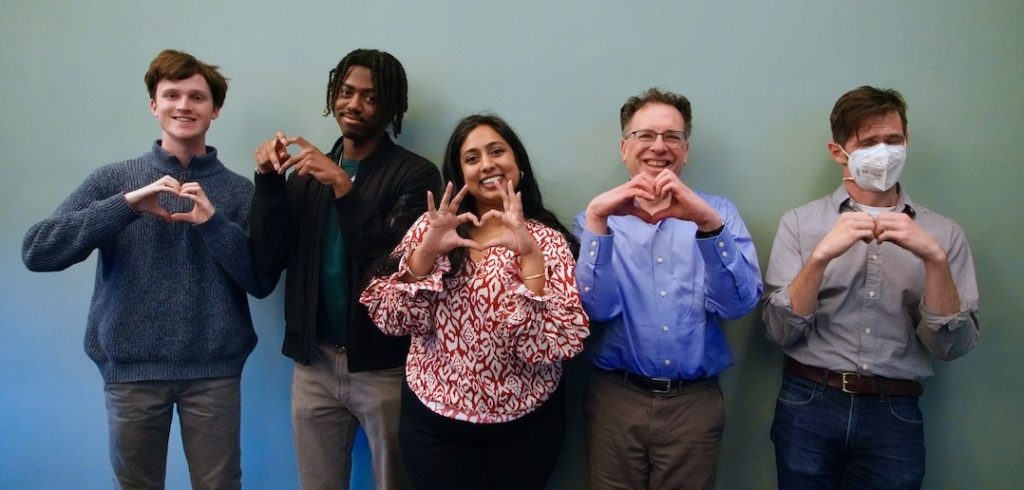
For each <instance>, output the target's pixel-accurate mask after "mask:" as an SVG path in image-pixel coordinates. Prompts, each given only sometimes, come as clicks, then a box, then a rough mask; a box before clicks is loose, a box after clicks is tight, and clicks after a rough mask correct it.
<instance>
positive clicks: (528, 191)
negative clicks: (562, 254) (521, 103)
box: [438, 114, 579, 275]
mask: <svg viewBox="0 0 1024 490" xmlns="http://www.w3.org/2000/svg"><path fill="white" fill-rule="evenodd" d="M481 125H485V126H490V127H491V129H494V131H495V132H496V133H498V135H499V136H501V137H502V139H504V140H505V141H506V142H507V143H508V145H509V146H510V147H511V148H512V154H513V155H514V156H515V158H516V165H517V166H518V167H519V170H521V171H522V176H521V177H520V179H519V187H518V188H517V189H516V190H517V191H518V192H520V193H521V194H522V202H523V217H524V218H526V219H532V220H536V221H539V222H541V223H543V224H544V225H546V226H549V227H551V228H553V229H555V230H558V232H559V233H561V234H562V236H564V237H565V241H566V242H568V243H569V248H570V249H571V250H572V255H573V257H575V256H576V254H577V253H578V252H579V242H578V241H577V240H576V237H574V236H573V235H572V233H569V230H568V229H566V228H565V226H563V225H562V223H561V222H560V221H558V218H557V217H556V216H555V214H554V213H552V212H551V211H549V210H548V209H547V208H545V207H544V199H543V198H542V197H541V195H540V186H539V185H538V184H537V178H536V177H535V176H534V173H533V167H532V166H531V165H530V156H529V155H528V154H527V153H526V147H524V146H523V142H522V141H520V140H519V137H518V136H516V132H515V131H513V130H512V127H510V126H509V125H508V123H506V122H505V120H504V119H502V118H500V117H498V116H496V115H493V114H473V115H471V116H467V117H465V118H463V119H462V120H461V121H459V123H458V124H456V125H455V130H454V131H452V135H451V137H450V138H448V146H447V147H446V148H445V150H444V160H443V161H442V163H441V174H442V175H443V176H444V180H445V181H446V182H452V183H453V184H454V187H455V188H454V189H453V191H452V192H453V195H454V194H455V193H457V192H459V190H461V189H462V188H463V187H464V186H465V185H466V179H465V177H464V176H463V175H462V164H461V162H462V155H460V151H461V149H462V144H463V143H465V142H466V137H468V136H469V133H470V132H471V131H473V130H474V129H476V128H477V127H478V126H481ZM438 197H440V196H438ZM465 212H472V213H474V214H476V213H477V212H478V209H477V205H476V199H474V198H473V195H472V194H466V197H465V198H464V199H463V200H462V204H461V205H460V206H459V213H460V214H461V213H465ZM471 230H472V225H471V224H469V223H465V224H462V225H460V226H459V228H458V233H459V236H462V237H467V238H468V237H469V234H470V231H471ZM467 253H468V252H467V250H466V249H464V248H456V249H454V250H452V251H451V252H448V259H449V260H450V261H451V264H452V269H451V272H449V274H452V275H454V274H457V273H458V271H459V270H460V269H461V268H462V264H463V263H464V262H465V260H466V255H467Z"/></svg>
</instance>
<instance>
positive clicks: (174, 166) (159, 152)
mask: <svg viewBox="0 0 1024 490" xmlns="http://www.w3.org/2000/svg"><path fill="white" fill-rule="evenodd" d="M150 154H151V155H153V158H152V159H151V160H152V161H153V162H154V163H155V164H156V166H157V167H159V169H160V171H161V172H164V173H166V174H169V175H178V174H181V173H182V171H185V170H187V172H188V175H190V176H192V177H204V176H207V175H213V174H215V173H217V172H219V171H220V170H221V169H222V168H224V164H222V163H221V162H220V160H218V159H217V149H216V148H214V147H212V146H207V147H206V154H205V155H193V156H192V160H190V161H189V162H188V167H187V168H182V166H181V164H180V163H179V162H178V158H177V157H175V156H174V155H172V154H171V153H170V152H168V151H167V150H165V149H163V147H161V146H160V140H156V141H154V142H153V150H152V151H151V152H150Z"/></svg>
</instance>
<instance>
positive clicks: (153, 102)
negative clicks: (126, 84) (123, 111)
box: [149, 99, 156, 117]
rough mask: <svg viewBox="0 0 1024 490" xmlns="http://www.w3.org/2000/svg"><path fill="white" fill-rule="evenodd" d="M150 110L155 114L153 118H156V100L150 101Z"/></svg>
mask: <svg viewBox="0 0 1024 490" xmlns="http://www.w3.org/2000/svg"><path fill="white" fill-rule="evenodd" d="M149 110H150V111H152V112H153V117H156V99H149Z"/></svg>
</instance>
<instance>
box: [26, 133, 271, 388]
mask: <svg viewBox="0 0 1024 490" xmlns="http://www.w3.org/2000/svg"><path fill="white" fill-rule="evenodd" d="M206 151H207V153H206V155H204V156H202V157H194V158H193V159H192V161H191V162H189V164H188V166H187V167H184V168H183V167H182V166H181V165H179V164H178V160H177V158H175V157H174V156H173V155H171V154H169V153H167V152H166V151H164V150H163V149H162V148H160V142H159V141H157V142H156V143H154V145H153V149H152V151H150V152H149V153H146V154H144V155H142V156H141V157H139V158H135V159H132V160H127V161H123V162H118V163H113V164H110V165H107V166H105V167H102V168H100V169H98V170H96V171H95V172H93V174H92V175H90V176H89V178H87V179H86V180H85V182H84V183H82V185H81V186H80V187H79V188H78V189H76V190H75V191H74V192H73V193H72V194H71V196H69V197H68V198H67V199H66V200H65V201H64V202H63V203H62V204H61V205H60V207H58V208H57V210H56V211H55V212H54V213H53V215H52V216H51V217H49V218H48V219H46V220H43V221H42V222H40V223H38V224H36V225H35V226H33V227H32V228H31V229H29V231H28V233H27V234H26V235H25V241H24V242H23V243H22V249H21V253H22V259H23V260H24V262H25V265H26V266H27V267H28V268H29V269H30V270H33V271H57V270H63V269H66V268H68V267H70V266H71V265H73V264H75V263H78V262H81V261H83V260H85V259H86V258H87V257H89V255H90V254H91V253H92V251H93V250H94V249H98V250H99V258H98V261H97V266H96V282H95V289H94V291H93V297H92V305H91V307H90V309H89V319H88V322H87V325H86V332H85V351H86V353H87V354H88V355H89V357H90V358H91V359H92V360H93V361H95V362H96V365H97V366H99V368H100V372H101V374H102V375H103V379H104V381H105V382H107V383H125V382H134V381H146V380H183V379H198V378H212V377H221V376H237V375H239V374H240V373H241V371H242V365H243V364H244V363H245V359H246V357H248V356H249V353H250V352H252V349H253V347H255V345H256V333H255V332H254V331H253V328H252V319H251V318H250V316H249V303H248V299H247V296H246V292H248V293H250V294H252V295H253V296H256V297H264V296H266V295H267V294H269V293H270V290H271V287H272V285H271V284H270V282H269V281H267V280H266V279H265V278H262V277H261V276H259V274H258V273H257V272H256V271H255V269H254V267H253V265H252V260H251V256H250V251H249V242H248V238H247V236H246V230H247V229H248V223H249V205H250V199H251V196H252V191H253V186H252V183H250V182H249V181H248V180H247V179H246V178H244V177H242V176H240V175H238V174H236V173H234V172H232V171H230V170H228V169H227V168H226V167H224V165H223V164H221V162H220V161H219V160H217V151H216V149H214V148H213V147H207V148H206ZM164 175H170V176H172V177H174V178H176V179H178V180H179V181H180V182H182V183H185V182H198V183H199V185H200V186H202V188H203V190H204V191H205V193H206V195H207V196H208V197H209V199H210V202H211V203H212V204H213V206H214V208H215V209H216V212H215V213H214V215H213V217H212V218H210V220H209V221H207V222H206V223H203V224H200V225H190V224H187V223H182V222H171V223H167V222H164V221H163V220H162V219H161V218H159V217H157V216H153V215H150V214H141V215H140V214H136V213H135V212H134V211H132V209H131V208H130V207H129V206H128V202H127V201H126V200H125V198H124V194H125V193H127V192H130V191H133V190H135V189H138V188H140V187H144V186H146V185H148V184H150V183H152V182H154V181H155V180H157V179H159V178H160V177H162V176H164ZM159 202H160V203H161V204H162V205H163V207H164V208H165V209H167V210H168V211H170V212H172V213H173V212H177V211H187V210H188V209H189V208H191V206H192V203H191V202H190V201H186V200H185V199H183V198H179V197H177V196H174V195H170V194H165V195H162V196H160V198H159Z"/></svg>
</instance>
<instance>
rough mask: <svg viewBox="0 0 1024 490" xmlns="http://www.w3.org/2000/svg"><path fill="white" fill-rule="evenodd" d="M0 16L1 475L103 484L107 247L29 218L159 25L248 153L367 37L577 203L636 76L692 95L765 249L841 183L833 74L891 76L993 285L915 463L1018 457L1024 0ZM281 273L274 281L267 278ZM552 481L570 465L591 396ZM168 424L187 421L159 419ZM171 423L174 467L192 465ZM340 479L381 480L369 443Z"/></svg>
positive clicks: (749, 331)
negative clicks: (99, 336) (96, 284)
mask: <svg viewBox="0 0 1024 490" xmlns="http://www.w3.org/2000/svg"><path fill="white" fill-rule="evenodd" d="M2 7H3V8H2V11H3V15H2V17H0V104H2V105H0V107H2V110H3V117H0V161H2V165H0V169H2V170H0V172H2V174H0V175H2V178H0V433H2V436H0V455H2V456H0V488H11V489H63V488H80V489H91V488H110V486H111V483H110V479H111V471H110V467H109V462H108V459H107V440H106V438H107V427H106V418H105V411H104V406H103V394H102V384H101V383H102V382H101V379H100V376H99V373H98V372H97V369H96V367H95V365H93V364H92V362H91V361H89V360H88V359H87V358H86V356H85V355H84V353H83V351H82V336H83V330H84V328H83V327H84V323H85V315H86V312H87V309H88V304H89V300H90V296H91V292H92V278H93V274H94V269H95V258H94V257H91V258H90V259H89V260H87V261H86V262H84V263H82V264H79V265H76V266H74V267H72V268H70V269H69V270H67V271H64V272H60V273H50V274H34V273H30V272H28V271H27V270H26V269H25V268H24V266H23V265H22V263H21V260H20V246H21V240H22V237H23V236H24V233H25V231H26V230H27V229H28V228H29V227H30V226H31V225H32V224H33V223H35V222H37V221H39V220H41V219H43V218H44V217H46V216H48V215H49V214H50V213H51V212H52V211H53V210H54V209H55V208H56V206H57V205H58V203H59V202H60V201H61V200H63V199H64V197H66V196H67V195H68V194H69V193H70V192H71V191H72V189H74V188H75V187H76V186H78V185H79V183H80V182H81V181H82V180H83V179H84V178H85V177H86V176H87V175H88V174H89V173H90V172H91V171H92V170H93V169H95V168H96V167H98V166H100V165H102V164H106V163H109V162H112V161H117V160H122V159H125V158H129V157H133V156H136V155H138V154H140V153H142V152H144V151H146V150H147V149H148V148H149V145H150V143H151V141H152V140H153V139H156V138H157V137H158V136H159V127H158V126H157V124H156V123H155V122H154V121H153V118H152V116H151V115H150V113H149V111H148V98H147V94H146V92H145V87H144V85H143V83H142V75H143V73H144V71H145V69H146V67H147V66H148V63H149V61H150V60H151V59H152V57H153V56H154V55H156V53H157V52H159V51H160V50H161V49H164V48H177V49H184V50H186V51H189V52H191V53H193V54H195V55H196V56H198V57H199V58H200V59H203V60H205V61H208V62H211V63H214V64H219V65H220V66H221V67H222V70H223V72H224V73H225V74H226V75H227V76H229V77H230V78H231V79H232V81H231V85H230V90H229V92H228V97H227V102H226V104H225V106H224V109H223V111H222V113H221V117H220V118H219V119H218V120H217V121H215V122H214V124H213V127H212V130H211V131H210V134H209V142H210V144H213V145H214V146H217V147H218V149H219V151H220V155H221V157H222V159H223V161H224V162H225V163H226V164H228V166H229V167H231V168H232V169H234V170H235V171H238V172H241V173H243V174H244V175H251V169H252V167H253V164H252V159H251V154H252V150H253V148H255V146H256V144H257V143H258V142H260V141H262V140H263V139H265V138H267V137H269V136H270V135H271V134H272V133H273V131H275V130H283V131H286V132H288V133H296V134H301V135H304V136H306V137H307V139H310V140H311V141H313V142H315V143H316V144H318V145H320V146H321V148H325V149H326V148H327V147H329V145H330V144H331V143H332V142H333V140H334V139H335V138H336V137H337V134H338V130H337V126H336V125H335V124H334V122H333V121H332V120H331V119H326V118H322V117H320V113H321V111H322V109H323V104H324V99H323V90H324V86H325V84H326V80H327V72H328V70H330V69H331V68H333V67H334V65H335V63H336V62H337V61H338V59H339V58H340V57H341V56H342V55H343V54H344V53H346V52H348V51H349V50H351V49H354V48H356V47H376V48H380V49H384V50H387V51H390V52H391V53H393V54H394V55H396V56H397V57H398V58H399V59H400V60H401V61H402V62H403V63H404V65H405V68H406V71H407V72H408V75H409V81H410V87H411V89H410V102H411V104H410V105H411V107H410V110H409V112H408V113H407V115H406V123H405V127H406V129H405V132H404V133H403V134H402V135H401V137H400V138H399V140H398V141H399V142H400V143H401V144H403V145H405V146H406V147H408V148H410V149H412V150H414V151H416V152H419V153H421V154H423V155H425V156H427V157H428V158H430V159H431V160H433V161H434V162H438V161H439V159H440V155H441V153H442V150H443V146H444V143H445V141H446V138H447V136H448V133H449V132H450V130H451V128H452V126H453V125H454V123H455V121H457V120H458V119H459V118H461V117H462V116H464V115H466V114H468V113H471V112H476V111H482V110H486V111H493V112H496V113H498V114H501V115H502V116H504V117H505V118H506V119H507V120H508V121H509V122H510V123H511V124H512V125H513V126H514V127H515V128H516V129H517V131H518V132H519V134H520V136H521V137H522V139H523V140H524V142H525V144H526V146H527V148H528V150H529V151H530V153H531V156H532V158H533V160H534V162H535V166H536V167H537V172H538V173H539V177H540V179H541V184H542V189H543V190H544V191H545V198H546V199H547V201H548V203H549V204H550V205H551V206H552V207H553V208H554V209H555V210H556V211H557V212H559V213H560V216H561V217H562V218H563V220H564V221H565V222H567V223H568V222H569V220H571V218H572V216H573V215H574V214H575V213H576V212H577V211H578V210H580V209H582V208H583V207H584V206H585V205H586V203H587V202H588V200H589V199H590V198H591V197H592V196H594V195H596V194H597V193H598V192H600V191H602V190H604V189H607V188H609V187H611V186H613V185H616V184H617V183H619V182H622V181H623V180H624V178H625V176H626V173H625V170H624V168H623V166H622V165H621V163H620V161H619V158H618V137H619V136H618V108H619V106H620V105H621V104H622V102H623V101H624V100H625V98H626V97H628V96H630V95H633V94H636V93H638V92H640V91H641V90H642V89H644V88H646V87H649V86H660V87H664V88H668V89H671V90H674V91H678V92H681V93H683V94H685V95H687V96H688V97H689V98H690V99H691V101H692V102H693V106H694V133H693V139H692V152H691V158H690V165H689V166H688V168H687V170H686V172H685V173H684V175H683V177H684V179H685V180H686V181H687V182H688V183H689V184H691V185H692V186H693V187H695V188H698V189H701V190H703V191H706V192H711V193H717V194H724V195H726V196H728V197H729V198H730V199H732V200H733V201H734V202H735V203H736V204H737V205H738V206H739V208H740V211H741V213H742V214H743V216H744V218H745V220H746V222H747V225H748V226H749V228H750V229H751V232H752V233H753V236H754V240H755V242H756V244H757V248H758V255H759V258H760V260H761V264H762V269H763V268H764V267H765V266H766V265H767V260H768V255H769V252H770V246H771V242H772V237H773V236H774V233H775V229H776V226H777V224H778V219H779V217H780V216H781V214H782V213H783V212H784V211H785V210H787V209H789V208H792V207H795V206H797V205H799V204H801V203H804V202H806V201H809V200H812V199H815V198H818V197H820V196H822V195H824V194H826V193H828V192H830V191H831V190H832V189H833V188H834V187H835V186H836V185H837V184H838V178H839V170H838V168H837V167H836V166H835V164H834V163H832V161H831V160H830V159H829V157H828V154H827V152H826V150H825V143H826V142H827V141H828V138H829V132H828V114H829V112H830V110H831V107H832V104H833V103H834V102H835V100H836V98H838V97H839V95H840V94H842V93H843V92H845V91H846V90H848V89H850V88H853V87H856V86H858V85H862V84H872V85H877V86H882V87H893V88H897V89H899V90H901V91H902V92H903V93H904V95H905V96H906V98H907V100H908V102H909V105H910V112H909V118H910V127H911V133H912V137H911V147H910V152H909V162H908V166H907V168H906V172H905V177H904V179H903V181H904V183H905V187H906V189H907V190H908V191H909V192H910V193H911V194H912V195H913V197H914V199H915V200H916V201H918V202H920V203H922V204H924V205H926V206H928V207H931V208H932V209H934V210H936V211H938V212H940V213H943V214H945V215H947V216H950V217H952V218H954V219H956V220H957V221H959V222H960V224H961V225H962V226H963V228H964V229H965V230H966V232H967V235H968V238H969V240H970V243H971V245H972V248H973V251H974V256H975V262H976V266H977V271H978V279H979V283H980V287H981V292H982V309H981V320H982V341H981V344H980V345H979V346H978V348H977V349H976V350H975V351H974V352H972V353H970V354H968V355H967V356H966V357H964V358H962V359H959V360H956V361H953V362H951V363H944V364H938V365H937V366H936V367H937V369H936V371H937V373H936V377H935V378H933V379H930V380H928V381H926V383H925V385H926V395H925V397H924V400H923V407H924V411H925V415H926V420H927V423H926V439H927V444H928V476H927V478H926V480H925V487H926V488H1013V487H1016V486H1017V485H1019V482H1020V481H1022V480H1024V470H1022V469H1021V465H1020V464H1019V463H1020V455H1021V454H1022V452H1024V429H1022V427H1024V425H1022V424H1021V423H1020V417H1019V414H1020V413H1021V412H1022V411H1024V389H1022V388H1021V382H1020V372H1021V371H1022V370H1024V357H1022V356H1021V355H1020V354H1019V350H1020V349H1021V346H1024V329H1021V328H1020V324H1019V322H1020V321H1021V319H1022V318H1024V308H1022V306H1021V305H1022V301H1021V293H1020V278H1022V277H1024V261H1022V259H1021V255H1022V248H1024V247H1022V246H1024V232H1022V229H1024V220H1022V219H1021V213H1020V209H1021V208H1022V206H1024V199H1022V198H1021V193H1020V188H1021V187H1022V185H1024V177H1022V172H1021V168H1022V166H1024V157H1022V154H1024V153H1022V144H1024V143H1022V140H1024V138H1022V136H1024V134H1022V131H1021V128H1022V127H1024V96H1022V95H1021V88H1022V87H1024V59H1022V51H1021V47H1022V46H1024V30H1022V29H1021V28H1020V26H1021V25H1022V24H1024V3H1021V2H1019V1H1016V0H979V1H975V2H959V1H946V0H942V1H901V2H891V1H877V0H863V1H856V2H839V1H821V2H808V1H797V0H784V1H775V2H711V1H680V2H668V1H632V2H623V1H613V0H593V1H565V2H538V1H532V0H525V1H520V2H491V1H479V2H473V3H470V2H458V1H451V0H438V1H433V2H396V1H391V0H379V1H376V2H341V1H304V2H295V3H294V4H293V5H288V4H282V3H280V2H270V1H267V0H252V1H247V2H241V1H234V0H225V1H219V2H206V1H195V0H180V1H177V2H155V1H130V0H109V1H104V2H77V1H70V0H37V1H25V0H3V3H2ZM279 289H283V287H281V288H279ZM252 310H253V314H254V317H255V321H256V328H257V332H258V334H259V335H260V343H259V345H258V347H257V348H256V351H255V352H254V353H253V355H252V357H251V358H250V359H249V362H248V365H247V367H246V369H245V373H244V375H243V438H242V443H243V474H244V480H243V481H244V484H245V486H246V487H247V488H255V489H263V488H266V489H288V488H296V487H297V483H296V481H297V480H296V469H295V462H294V450H293V444H292V439H291V429H290V416H289V385H290V379H291V378H290V376H291V365H290V362H289V361H288V360H287V359H285V358H284V357H283V356H282V355H280V353H279V350H280V344H281V338H282V321H283V320H282V311H281V310H282V294H281V291H280V290H279V291H277V292H275V294H274V295H272V296H271V297H270V298H268V299H266V300H262V301H253V302H252ZM760 328H761V327H760V320H759V319H758V315H757V314H751V315H749V316H747V317H745V318H743V319H741V320H738V321H733V322H730V323H728V324H727V330H728V336H729V341H730V343H731V345H732V347H733V349H734V352H735V355H736V359H737V362H736V365H735V366H734V367H732V368H731V369H730V370H729V371H727V373H726V374H725V375H724V376H723V379H722V382H723V389H724V392H725V395H726V401H727V405H728V414H727V419H728V423H727V428H726V434H725V441H724V446H723V454H722V459H721V462H720V468H719V487H720V488H727V489H747V488H772V487H774V478H775V471H774V459H773V458H774V456H773V451H772V447H771V442H770V440H769V438H768V429H769V425H770V422H771V417H772V412H773V408H774V401H775V395H776V392H777V388H778V384H779V378H780V375H779V367H780V363H781V354H780V351H779V350H778V349H777V348H775V347H774V346H773V345H771V344H770V343H769V342H768V341H767V340H766V339H765V338H764V336H763V335H762V334H761V331H760ZM586 372H587V367H586V365H585V364H584V363H579V362H577V363H574V364H573V365H572V366H570V373H571V374H570V376H571V378H570V381H571V383H570V387H571V388H572V390H573V394H574V398H573V402H572V404H571V405H570V406H569V415H570V434H569V439H568V441H569V442H568V444H567V447H566V450H565V453H564V456H563V462H562V464H561V465H560V467H559V469H558V471H557V472H556V474H555V476H554V478H553V480H552V483H551V485H550V486H551V488H566V489H577V488H585V487H586V483H585V478H584V475H585V460H584V459H583V454H582V447H583V442H582V435H581V430H580V418H581V411H580V407H579V404H578V403H579V400H578V398H579V395H580V393H581V390H582V384H583V382H584V381H585V379H584V378H585V376H586ZM175 425H176V424H175ZM177 437H178V435H177V432H175V433H173V434H172V441H171V450H170V456H169V461H168V466H169V469H168V488H187V486H188V479H187V469H186V466H185V462H184V457H183V455H182V452H181V445H180V442H179V441H178V440H177ZM355 464H356V467H357V468H358V469H357V472H356V475H355V477H354V480H355V481H354V483H355V485H354V487H355V488H372V481H371V480H372V478H371V477H370V476H369V472H368V470H367V467H368V464H369V463H368V455H367V451H366V449H365V445H363V446H361V448H360V450H359V451H358V454H357V459H356V463H355Z"/></svg>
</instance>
